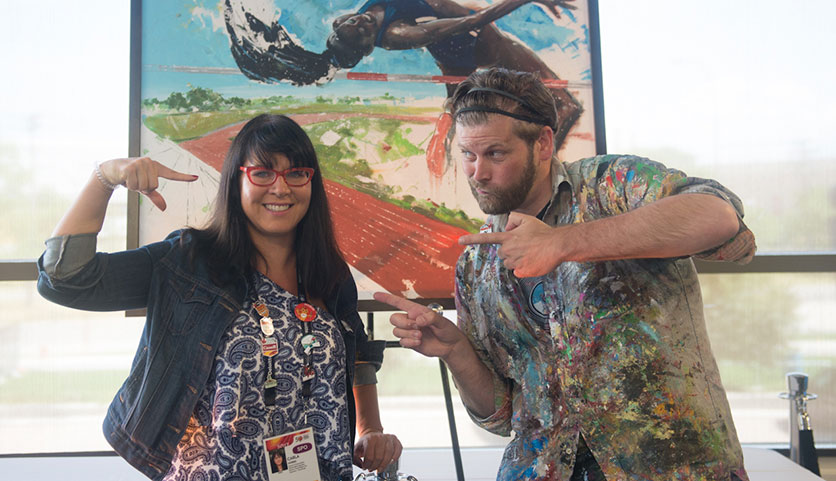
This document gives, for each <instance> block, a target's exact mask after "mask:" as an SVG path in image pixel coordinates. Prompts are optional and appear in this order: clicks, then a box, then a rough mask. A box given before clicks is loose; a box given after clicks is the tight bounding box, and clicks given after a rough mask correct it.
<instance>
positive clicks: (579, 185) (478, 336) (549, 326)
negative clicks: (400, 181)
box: [375, 69, 755, 481]
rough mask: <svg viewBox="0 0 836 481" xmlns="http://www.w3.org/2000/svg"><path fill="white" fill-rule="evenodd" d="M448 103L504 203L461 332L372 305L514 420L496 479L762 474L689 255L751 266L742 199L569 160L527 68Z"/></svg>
mask: <svg viewBox="0 0 836 481" xmlns="http://www.w3.org/2000/svg"><path fill="white" fill-rule="evenodd" d="M448 107H449V110H450V113H451V114H452V115H453V116H454V119H455V122H456V123H455V125H456V142H457V144H458V146H459V150H460V151H461V162H462V166H463V170H464V172H465V173H466V174H467V176H468V180H469V182H470V186H471V189H472V191H473V195H474V196H475V197H476V200H477V201H478V203H479V206H480V208H481V209H482V210H483V211H485V213H487V214H491V215H490V217H489V218H488V222H487V224H486V226H485V227H484V228H483V229H482V230H483V233H480V234H475V235H468V236H464V237H462V238H461V239H460V242H461V243H463V244H467V245H468V247H467V248H466V249H465V251H464V252H463V253H462V255H461V257H460V258H459V262H458V265H457V268H456V306H457V310H458V329H457V328H456V326H454V325H453V324H452V323H450V322H449V321H447V320H445V319H444V318H443V317H442V316H440V315H438V314H436V313H434V312H432V311H430V310H429V309H427V308H426V307H423V306H420V305H418V304H415V303H412V302H409V301H406V300H404V299H401V298H398V297H395V296H391V295H389V294H383V293H378V294H376V295H375V298H376V299H378V300H380V301H383V302H386V303H389V304H391V305H393V306H395V307H397V308H398V309H403V310H405V311H406V313H403V314H395V315H393V316H392V319H391V322H392V324H393V325H394V326H395V329H394V334H395V335H396V336H397V337H399V338H400V342H401V344H402V345H403V346H404V347H409V348H412V349H414V350H416V351H418V352H420V353H422V354H425V355H428V356H438V357H440V358H442V359H444V361H445V362H446V363H447V365H448V367H449V368H450V370H451V372H452V373H453V377H454V379H455V381H456V384H457V386H458V388H459V392H460V393H461V396H462V400H463V402H464V404H465V406H466V407H467V409H468V411H469V412H470V415H471V417H472V418H473V420H474V421H475V422H476V423H477V424H478V425H480V426H482V427H483V428H485V429H487V430H489V431H491V432H494V433H496V434H500V435H506V436H507V435H509V434H510V433H511V431H512V430H513V432H514V433H515V437H514V438H513V440H512V441H511V442H510V444H509V445H508V446H507V448H506V450H505V454H504V456H503V460H502V464H501V466H500V469H499V473H498V475H497V479H499V480H520V479H525V480H552V479H554V480H566V479H572V480H574V479H584V480H603V479H607V480H622V479H630V480H633V479H635V480H665V481H669V480H671V479H678V480H746V479H748V477H747V475H746V473H745V471H744V469H743V457H742V454H741V450H740V445H739V443H738V441H737V434H736V432H735V428H734V424H733V422H732V418H731V414H730V412H729V406H728V402H727V400H726V395H725V391H724V390H723V387H722V384H721V382H720V377H719V373H718V370H717V366H716V363H715V361H714V358H713V355H712V354H711V349H710V346H709V341H708V337H707V334H706V330H705V322H704V319H703V314H702V300H701V297H700V290H699V284H698V280H697V274H696V271H695V269H694V265H693V262H692V260H691V256H696V257H700V258H704V259H713V260H731V261H738V262H746V261H748V260H750V259H751V257H752V256H753V255H754V251H755V245H754V237H753V236H752V233H751V232H750V231H749V230H748V229H747V228H746V226H745V225H744V224H743V222H742V220H741V218H742V216H743V213H742V205H741V204H740V201H739V199H738V198H737V197H736V196H735V195H734V194H733V193H731V192H730V191H728V190H727V189H725V188H724V187H723V186H721V185H719V184H718V183H716V182H714V181H711V180H704V179H697V178H689V177H686V176H685V175H684V174H683V173H682V172H679V171H677V170H673V169H668V168H666V167H664V166H663V165H661V164H659V163H656V162H653V161H650V160H647V159H643V158H639V157H634V156H613V155H604V156H597V157H594V158H590V159H583V160H579V161H576V162H572V163H567V164H565V165H564V164H563V163H561V162H560V161H558V160H557V159H556V157H555V155H554V143H553V139H554V126H555V125H556V123H557V119H556V113H555V108H554V101H553V99H552V97H551V95H549V93H548V90H547V89H546V88H545V87H544V86H543V84H542V83H541V82H540V81H539V80H538V79H537V78H536V77H535V76H534V75H531V74H527V73H520V72H511V71H507V70H502V69H490V70H487V71H481V72H476V73H474V74H473V75H471V76H470V77H468V79H467V80H466V81H465V82H463V83H462V84H460V86H459V87H458V89H457V90H456V92H455V94H454V95H453V96H452V97H451V98H450V100H449V101H448ZM491 386H493V389H490V387H491Z"/></svg>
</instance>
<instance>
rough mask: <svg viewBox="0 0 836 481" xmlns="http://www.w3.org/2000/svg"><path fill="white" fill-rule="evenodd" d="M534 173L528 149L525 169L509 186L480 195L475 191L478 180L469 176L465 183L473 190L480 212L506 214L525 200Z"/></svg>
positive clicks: (531, 157)
mask: <svg viewBox="0 0 836 481" xmlns="http://www.w3.org/2000/svg"><path fill="white" fill-rule="evenodd" d="M534 174H535V172H534V152H533V150H529V151H528V162H527V163H526V165H525V169H524V170H523V171H522V174H521V175H520V177H519V179H518V180H517V182H515V183H514V184H513V185H511V186H510V187H508V188H505V189H495V190H490V191H488V192H489V194H488V195H482V194H480V193H479V192H477V191H476V187H479V183H478V182H476V181H475V180H473V179H472V178H470V179H467V183H468V184H469V185H470V191H471V192H473V197H475V198H476V202H477V203H478V204H479V208H480V209H482V212H484V213H485V214H491V215H494V214H507V213H508V212H511V211H512V210H515V209H516V208H518V207H519V206H521V205H522V203H523V202H525V199H526V197H528V193H529V192H530V191H531V187H532V186H533V185H534ZM483 190H484V189H483Z"/></svg>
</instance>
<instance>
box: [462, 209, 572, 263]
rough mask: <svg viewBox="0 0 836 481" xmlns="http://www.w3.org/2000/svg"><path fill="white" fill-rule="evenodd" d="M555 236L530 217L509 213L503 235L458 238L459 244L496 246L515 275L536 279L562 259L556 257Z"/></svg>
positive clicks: (538, 220)
mask: <svg viewBox="0 0 836 481" xmlns="http://www.w3.org/2000/svg"><path fill="white" fill-rule="evenodd" d="M558 233H559V232H558V231H557V230H556V228H554V227H550V226H549V225H547V224H546V223H544V222H543V221H541V220H540V219H538V218H536V217H534V216H530V215H525V214H520V213H518V212H511V214H510V215H509V216H508V223H507V224H505V232H488V233H485V234H469V235H465V236H461V237H459V244H465V245H471V244H499V250H498V251H497V253H498V255H499V258H500V259H502V263H503V264H504V265H505V267H506V268H507V269H510V270H512V271H514V275H515V276H517V277H538V276H542V275H545V274H548V273H549V272H552V271H553V270H554V269H555V268H557V266H558V265H559V264H560V263H561V262H563V261H564V260H565V259H561V255H560V254H559V251H560V249H559V247H560V245H559V244H560V242H559V240H558Z"/></svg>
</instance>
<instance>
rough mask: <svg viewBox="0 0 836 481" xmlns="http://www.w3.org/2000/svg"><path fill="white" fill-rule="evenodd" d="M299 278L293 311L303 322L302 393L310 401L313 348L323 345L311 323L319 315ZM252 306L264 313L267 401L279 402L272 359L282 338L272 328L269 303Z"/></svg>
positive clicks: (265, 389) (270, 402)
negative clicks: (310, 302) (278, 337)
mask: <svg viewBox="0 0 836 481" xmlns="http://www.w3.org/2000/svg"><path fill="white" fill-rule="evenodd" d="M298 280H299V286H300V290H299V302H298V303H297V304H296V307H295V308H294V309H293V314H294V316H295V317H296V319H298V320H299V322H301V323H302V339H301V341H300V343H301V345H302V351H303V353H304V356H305V364H304V366H303V367H302V396H303V397H304V398H305V399H306V400H307V398H308V397H310V395H311V385H312V384H313V380H314V378H315V377H316V371H315V370H314V368H313V361H312V360H311V351H312V350H313V349H314V348H316V347H320V346H321V345H322V344H321V343H320V342H319V340H318V339H317V338H316V336H314V334H313V333H311V322H313V321H314V320H315V319H316V316H317V314H316V308H315V307H314V306H312V305H311V304H309V303H308V302H307V300H306V298H305V293H304V292H302V290H301V286H302V280H301V278H299V279H298ZM253 308H255V310H256V312H257V313H258V315H259V316H261V319H260V320H259V325H260V326H261V333H262V335H263V336H262V338H261V354H262V355H263V356H264V357H266V358H268V359H267V363H266V364H267V381H265V383H264V404H265V405H267V406H273V405H275V404H276V386H278V382H277V381H276V379H275V377H274V376H273V363H272V362H271V361H270V358H272V357H273V356H275V355H276V354H278V353H279V341H278V339H277V338H276V337H275V336H273V334H274V333H275V328H274V327H273V318H272V317H270V311H269V310H268V309H267V306H266V305H265V304H264V303H263V302H261V301H260V300H259V301H258V302H255V303H253Z"/></svg>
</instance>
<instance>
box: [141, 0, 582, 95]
mask: <svg viewBox="0 0 836 481" xmlns="http://www.w3.org/2000/svg"><path fill="white" fill-rule="evenodd" d="M257 2H258V3H267V4H270V3H273V5H275V6H276V11H277V12H278V11H279V5H286V4H290V5H293V7H294V8H293V9H290V8H286V7H285V8H283V9H282V11H281V16H280V19H279V23H280V24H282V25H283V26H284V28H285V29H286V30H287V31H288V32H289V33H290V34H291V35H293V36H294V37H295V38H296V39H298V40H299V42H300V43H301V44H302V46H303V47H304V48H305V49H307V50H310V51H313V52H321V51H323V50H324V49H325V39H326V37H327V35H328V34H329V33H330V32H331V22H332V21H333V19H334V18H336V17H337V16H338V15H340V14H343V13H349V12H352V11H356V10H357V8H359V6H361V5H362V4H363V3H364V1H363V0H330V1H326V0H322V1H309V2H293V3H291V2H282V1H278V0H275V1H272V0H257ZM222 15H223V14H222V10H221V2H220V1H219V0H193V1H191V2H188V3H186V2H183V1H171V0H146V1H144V2H143V39H142V45H143V52H142V63H143V72H142V75H143V90H142V97H143V98H151V97H157V98H165V97H167V96H168V95H169V94H170V93H171V92H174V91H180V92H185V91H187V90H189V88H191V87H193V86H194V87H197V86H199V87H205V88H211V89H213V90H215V91H217V92H220V93H222V94H224V95H225V96H233V95H235V96H241V97H262V96H269V95H294V96H299V97H314V96H317V95H323V94H325V95H333V96H343V95H357V93H358V83H357V82H356V81H346V80H339V79H336V80H334V81H332V82H330V83H329V84H327V85H325V86H324V87H317V86H307V87H296V86H292V85H289V84H271V85H265V84H260V83H258V82H254V81H251V80H249V79H247V78H246V77H244V76H243V75H226V74H194V73H182V72H171V71H165V70H163V68H165V67H171V66H191V67H223V68H236V69H237V66H236V64H235V61H234V60H233V58H232V55H231V53H230V50H229V40H228V38H227V34H226V29H225V26H224V23H223V16H222ZM577 22H578V20H577V18H576V17H575V16H574V15H572V14H571V12H569V13H568V14H567V15H564V18H563V19H561V20H560V23H561V24H563V25H569V27H566V26H560V25H556V24H555V22H554V20H553V19H552V18H551V17H550V16H549V15H547V14H546V13H545V11H543V10H542V8H541V7H539V6H536V5H533V4H530V5H525V6H523V7H520V8H519V9H517V10H516V11H514V12H512V13H511V14H509V15H506V16H505V17H503V18H502V19H500V20H499V21H498V22H497V26H498V27H499V28H500V29H502V30H503V31H505V32H508V33H509V34H511V35H512V36H514V37H516V38H517V39H519V40H521V41H522V42H523V43H525V44H526V45H528V46H529V47H531V48H532V49H533V50H535V51H540V50H542V49H550V48H557V49H559V50H561V51H562V52H564V53H566V52H567V51H568V52H570V56H571V57H573V56H574V55H572V54H571V52H582V53H586V51H588V39H587V38H586V29H584V28H581V26H579V25H577ZM523 24H525V25H523ZM532 25H533V26H534V27H533V28H532ZM571 27H574V28H571ZM352 71H354V72H388V73H406V74H425V75H436V74H439V73H440V72H439V70H438V67H437V66H436V65H435V62H434V61H433V59H432V57H431V55H430V54H429V53H428V52H426V51H425V50H423V49H417V50H402V51H387V50H384V49H381V48H378V49H375V51H374V52H373V54H372V55H371V56H369V57H367V58H366V59H364V60H363V61H362V62H361V63H360V64H359V65H357V66H356V67H355V68H354V69H352ZM577 80H588V71H587V72H582V73H581V78H579V79H577ZM399 89H400V90H399ZM399 91H401V92H408V95H409V96H413V97H415V98H419V99H420V98H424V97H443V96H445V90H444V87H443V86H442V85H438V84H425V83H410V84H391V83H385V82H363V85H362V92H363V94H364V95H367V96H375V95H382V94H384V93H387V92H388V93H391V94H392V95H396V96H397V95H399V94H398V92H399ZM400 95H404V94H403V93H401V94H400Z"/></svg>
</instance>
